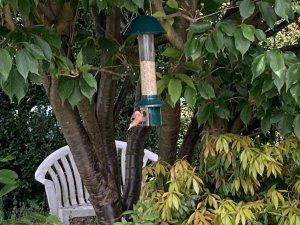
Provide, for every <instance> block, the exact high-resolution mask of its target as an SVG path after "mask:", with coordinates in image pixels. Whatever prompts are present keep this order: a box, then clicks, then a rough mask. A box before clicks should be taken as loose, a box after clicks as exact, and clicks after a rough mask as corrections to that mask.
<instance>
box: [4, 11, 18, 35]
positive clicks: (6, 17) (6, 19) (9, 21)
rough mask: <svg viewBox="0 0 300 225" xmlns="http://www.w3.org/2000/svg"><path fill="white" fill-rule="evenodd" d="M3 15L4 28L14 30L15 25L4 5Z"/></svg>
mask: <svg viewBox="0 0 300 225" xmlns="http://www.w3.org/2000/svg"><path fill="white" fill-rule="evenodd" d="M3 15H4V22H5V24H4V26H5V27H6V28H8V29H9V30H15V29H16V25H15V23H14V21H13V19H12V16H11V11H10V7H9V5H5V6H4V7H3Z"/></svg>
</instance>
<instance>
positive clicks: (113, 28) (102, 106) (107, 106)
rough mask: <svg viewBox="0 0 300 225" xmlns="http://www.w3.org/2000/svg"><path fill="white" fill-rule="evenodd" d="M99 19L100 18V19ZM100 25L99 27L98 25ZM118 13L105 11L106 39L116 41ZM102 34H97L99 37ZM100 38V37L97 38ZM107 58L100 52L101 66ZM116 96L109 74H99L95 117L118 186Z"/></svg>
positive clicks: (110, 10)
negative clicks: (115, 120)
mask: <svg viewBox="0 0 300 225" xmlns="http://www.w3.org/2000/svg"><path fill="white" fill-rule="evenodd" d="M98 18H99V17H96V18H95V26H96V27H99V26H101V22H102V21H99V20H98ZM100 18H101V17H100ZM98 23H100V25H99V24H98ZM119 30H120V12H119V10H118V9H109V10H108V11H107V19H106V31H105V36H106V37H107V38H111V37H114V38H115V39H118V37H119V35H120V33H119ZM101 34H102V33H97V35H101ZM97 37H98V38H100V36H97ZM108 57H110V56H109V55H108V54H107V52H104V51H102V52H101V57H100V60H101V65H105V64H106V63H107V60H108ZM115 94H116V81H115V80H113V77H112V76H111V74H107V73H105V72H102V73H101V78H100V82H99V86H98V96H97V102H96V116H97V121H98V124H99V127H100V131H101V139H102V142H103V150H104V152H105V158H106V160H107V161H106V162H105V164H106V165H108V168H109V171H110V173H111V174H114V178H113V179H114V180H115V182H116V184H118V185H119V186H120V185H121V183H120V179H119V178H120V176H118V175H119V174H120V173H119V166H118V164H117V163H116V162H117V161H118V158H117V152H116V145H115V133H114V129H115V127H114V114H113V109H114V100H115Z"/></svg>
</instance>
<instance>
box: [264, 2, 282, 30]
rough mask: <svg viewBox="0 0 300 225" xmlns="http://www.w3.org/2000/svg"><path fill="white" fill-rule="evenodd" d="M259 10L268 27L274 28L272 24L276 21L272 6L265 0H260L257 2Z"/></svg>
mask: <svg viewBox="0 0 300 225" xmlns="http://www.w3.org/2000/svg"><path fill="white" fill-rule="evenodd" d="M279 1H280V0H279ZM259 10H260V12H261V14H262V18H263V20H264V21H266V23H267V24H268V25H269V27H271V28H272V29H274V24H275V22H276V14H275V12H274V9H273V8H272V6H271V5H270V4H269V3H268V2H266V1H261V2H260V3H259Z"/></svg>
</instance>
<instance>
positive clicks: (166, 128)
mask: <svg viewBox="0 0 300 225" xmlns="http://www.w3.org/2000/svg"><path fill="white" fill-rule="evenodd" d="M162 124H163V125H162V127H161V128H160V129H159V130H160V131H159V137H160V139H159V146H158V156H159V159H160V160H162V161H165V162H168V163H171V164H172V163H174V162H175V160H176V151H177V140H178V135H179V128H180V107H179V106H178V105H177V106H175V107H174V108H172V107H171V106H170V105H168V104H167V103H166V104H165V105H164V107H163V109H162Z"/></svg>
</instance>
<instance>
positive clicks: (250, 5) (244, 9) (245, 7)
mask: <svg viewBox="0 0 300 225" xmlns="http://www.w3.org/2000/svg"><path fill="white" fill-rule="evenodd" d="M254 10H255V5H254V2H253V0H242V2H241V3H240V14H241V17H242V19H243V21H244V20H245V19H247V18H249V17H250V16H251V15H252V14H253V13H254Z"/></svg>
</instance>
